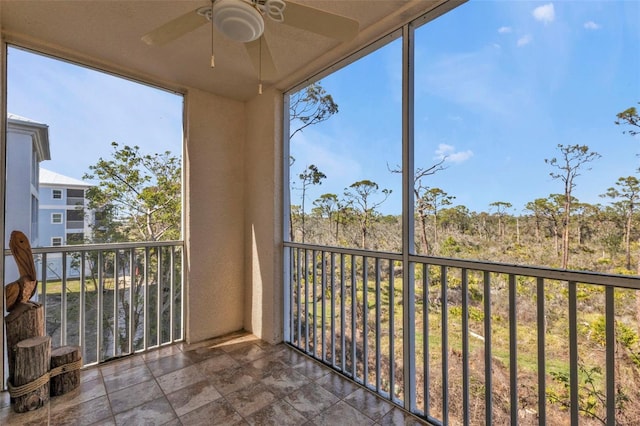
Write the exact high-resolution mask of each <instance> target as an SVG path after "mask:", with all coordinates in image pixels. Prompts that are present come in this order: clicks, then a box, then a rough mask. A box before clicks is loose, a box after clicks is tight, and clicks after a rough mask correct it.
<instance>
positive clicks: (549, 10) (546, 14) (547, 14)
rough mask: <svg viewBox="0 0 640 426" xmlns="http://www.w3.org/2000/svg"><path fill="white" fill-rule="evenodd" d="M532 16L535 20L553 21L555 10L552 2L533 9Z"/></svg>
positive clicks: (546, 22)
mask: <svg viewBox="0 0 640 426" xmlns="http://www.w3.org/2000/svg"><path fill="white" fill-rule="evenodd" d="M533 17H534V18H535V19H536V20H537V21H540V22H544V23H545V24H548V23H550V22H553V20H554V19H555V18H556V11H555V9H554V7H553V3H548V4H545V5H542V6H538V7H536V8H535V9H533Z"/></svg>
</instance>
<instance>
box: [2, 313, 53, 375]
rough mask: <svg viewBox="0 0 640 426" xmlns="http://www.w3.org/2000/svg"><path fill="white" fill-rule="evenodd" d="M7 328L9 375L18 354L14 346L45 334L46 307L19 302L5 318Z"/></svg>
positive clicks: (11, 372)
mask: <svg viewBox="0 0 640 426" xmlns="http://www.w3.org/2000/svg"><path fill="white" fill-rule="evenodd" d="M4 322H5V326H6V330H7V348H8V351H7V352H8V358H9V359H8V361H9V375H10V376H11V375H12V374H13V371H14V364H15V359H16V354H15V351H14V350H13V348H14V347H15V346H16V345H17V344H18V342H20V341H21V340H25V339H29V338H31V337H39V336H44V307H43V306H42V305H41V304H39V303H35V302H25V303H18V304H17V305H16V307H15V308H14V309H13V311H11V312H10V313H9V314H8V315H7V316H6V317H5V318H4Z"/></svg>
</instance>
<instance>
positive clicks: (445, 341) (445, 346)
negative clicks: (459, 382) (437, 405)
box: [440, 265, 449, 426]
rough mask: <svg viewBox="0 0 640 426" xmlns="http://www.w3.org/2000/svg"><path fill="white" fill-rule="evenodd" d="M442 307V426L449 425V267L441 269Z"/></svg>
mask: <svg viewBox="0 0 640 426" xmlns="http://www.w3.org/2000/svg"><path fill="white" fill-rule="evenodd" d="M440 286H441V288H440V306H441V311H442V313H441V317H440V320H441V321H442V327H441V332H442V336H441V338H442V348H441V349H442V361H441V366H442V424H443V425H445V426H446V425H448V424H449V301H448V295H447V287H448V286H449V283H448V279H447V267H446V266H444V265H443V266H441V267H440Z"/></svg>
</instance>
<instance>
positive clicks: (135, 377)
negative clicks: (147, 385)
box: [102, 358, 153, 392]
mask: <svg viewBox="0 0 640 426" xmlns="http://www.w3.org/2000/svg"><path fill="white" fill-rule="evenodd" d="M140 359H142V358H140ZM102 377H103V380H104V386H105V388H106V389H107V392H114V391H117V390H120V389H124V388H126V387H128V386H133V385H136V384H138V383H142V382H146V381H147V380H151V379H153V374H151V371H149V369H148V368H147V366H146V365H144V364H142V365H137V366H135V367H132V368H129V369H127V370H118V371H116V372H114V373H112V374H105V372H104V370H103V371H102Z"/></svg>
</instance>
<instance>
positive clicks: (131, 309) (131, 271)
mask: <svg viewBox="0 0 640 426" xmlns="http://www.w3.org/2000/svg"><path fill="white" fill-rule="evenodd" d="M134 254H135V249H134V248H133V247H132V248H131V249H130V250H129V324H127V326H128V327H127V330H128V331H127V334H128V335H129V336H128V339H127V345H128V347H129V350H128V353H133V352H134V351H135V349H134V347H133V337H134V334H135V327H134V324H133V318H134V303H136V302H137V301H136V302H134V300H135V299H134V291H135V279H136V275H135V273H136V271H135V264H134ZM123 278H124V277H123ZM125 288H126V283H125ZM135 308H136V309H137V308H138V307H137V306H136V307H135Z"/></svg>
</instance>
